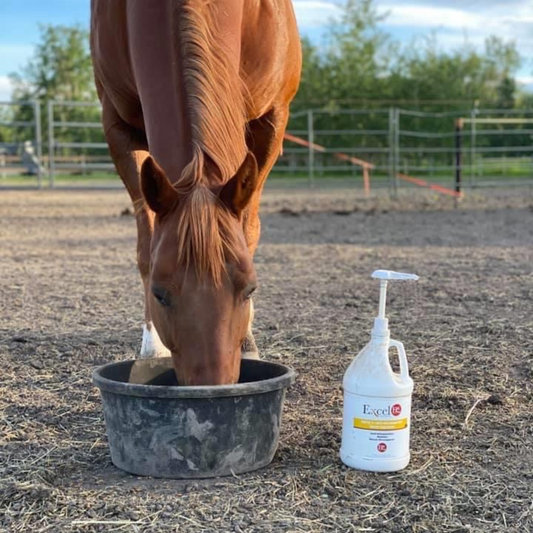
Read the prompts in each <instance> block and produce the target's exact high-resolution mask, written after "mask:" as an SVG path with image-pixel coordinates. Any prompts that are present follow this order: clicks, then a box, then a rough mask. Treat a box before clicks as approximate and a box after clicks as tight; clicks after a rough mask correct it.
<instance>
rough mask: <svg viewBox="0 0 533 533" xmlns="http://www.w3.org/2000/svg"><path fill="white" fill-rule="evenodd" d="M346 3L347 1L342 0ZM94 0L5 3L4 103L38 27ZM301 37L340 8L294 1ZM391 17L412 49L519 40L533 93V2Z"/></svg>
mask: <svg viewBox="0 0 533 533" xmlns="http://www.w3.org/2000/svg"><path fill="white" fill-rule="evenodd" d="M339 1H341V0H339ZM89 3H90V0H0V101H5V100H9V97H10V93H11V87H10V83H9V79H8V74H9V73H11V72H14V71H17V70H18V69H19V68H20V67H21V66H22V65H24V64H25V63H26V62H27V60H28V59H29V58H30V57H31V55H32V52H33V46H34V45H35V44H36V43H37V42H38V40H39V31H38V24H39V23H42V24H69V25H70V24H76V23H78V24H82V25H84V26H86V27H87V26H88V21H89ZM293 4H294V7H295V11H296V18H297V19H298V26H299V28H300V33H301V34H303V35H307V36H309V37H310V38H311V39H313V40H314V41H315V42H320V38H321V36H322V35H323V33H324V28H325V26H326V24H327V22H328V20H330V19H332V18H335V17H336V16H338V13H339V8H338V7H337V6H336V3H335V2H329V1H328V0H293ZM375 5H376V6H377V7H378V9H379V10H380V11H381V12H383V13H385V12H388V17H387V18H386V20H385V21H383V22H382V23H381V25H382V28H383V29H384V30H385V31H387V32H388V33H390V34H391V35H392V36H393V37H394V38H396V39H398V40H399V41H401V42H402V43H404V44H406V45H409V44H410V43H412V42H413V39H414V38H415V37H417V36H423V35H428V34H429V32H431V31H436V32H437V37H438V41H439V43H440V44H441V46H442V47H443V48H445V49H451V48H454V47H457V46H459V45H461V44H462V43H464V42H465V40H467V41H468V42H469V43H471V44H472V45H474V46H476V47H481V46H483V42H484V39H485V38H486V37H488V36H489V35H498V36H500V37H502V38H504V39H506V40H514V41H515V42H516V44H517V47H518V50H519V52H520V53H521V55H522V56H523V58H524V66H523V67H522V69H521V70H520V72H519V73H518V79H519V81H520V82H521V83H523V84H524V85H525V86H527V87H528V88H531V89H532V90H533V0H433V1H429V0H409V1H407V2H400V1H393V0H375Z"/></svg>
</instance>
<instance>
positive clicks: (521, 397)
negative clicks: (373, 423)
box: [0, 187, 533, 533]
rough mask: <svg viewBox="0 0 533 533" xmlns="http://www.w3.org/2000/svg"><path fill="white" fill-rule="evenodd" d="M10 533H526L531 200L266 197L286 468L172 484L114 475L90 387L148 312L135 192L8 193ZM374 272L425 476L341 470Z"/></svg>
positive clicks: (5, 427)
mask: <svg viewBox="0 0 533 533" xmlns="http://www.w3.org/2000/svg"><path fill="white" fill-rule="evenodd" d="M1 198H2V202H1V204H0V239H1V246H2V259H1V261H0V316H1V317H2V318H1V323H0V360H1V363H2V365H1V368H2V374H1V376H2V378H1V380H0V387H1V389H0V413H1V418H2V423H1V424H0V530H1V531H9V532H24V533H37V532H45V531H50V532H57V531H73V532H78V531H79V532H84V533H85V532H96V531H104V532H108V531H126V532H171V531H172V532H174V531H183V532H215V531H216V532H237V533H245V532H246V533H248V532H263V531H264V532H269V531H275V532H359V531H368V532H371V531H375V532H397V533H400V532H401V533H403V532H416V533H419V532H432V533H434V532H441V533H448V532H449V533H452V532H454V533H459V532H465V533H466V532H479V533H481V532H483V533H491V532H495V533H496V532H498V533H500V532H504V531H505V532H507V531H508V532H516V533H519V532H520V533H523V532H527V531H532V530H533V508H532V486H533V459H532V457H531V450H532V449H533V434H532V426H531V420H532V417H531V413H532V409H533V388H532V385H531V379H532V377H533V359H532V356H533V298H532V297H533V278H532V264H533V261H532V259H533V257H532V244H533V192H532V189H531V188H525V187H523V188H520V189H514V190H512V191H508V190H505V191H504V190H500V191H499V192H494V191H482V192H479V191H471V192H470V193H469V194H468V195H467V196H466V197H465V198H464V200H462V201H461V202H460V203H459V205H458V207H457V208H455V207H454V203H455V201H454V199H453V198H449V197H446V196H443V195H437V194H436V193H433V192H430V191H429V192H426V191H423V190H422V189H420V190H418V189H409V190H401V191H400V195H399V199H398V200H397V201H394V202H393V201H391V200H389V196H388V194H385V191H383V194H381V193H379V194H378V193H377V192H375V191H373V192H372V195H371V196H370V197H368V198H365V197H364V196H363V194H362V192H359V191H354V190H333V191H327V192H324V191H315V192H309V191H303V192H302V191H299V192H296V191H288V190H278V189H276V188H270V189H268V190H267V192H266V193H265V195H264V201H263V204H262V228H263V230H262V239H261V243H260V246H259V250H258V254H257V257H256V266H257V270H258V277H259V285H260V288H259V290H258V294H257V297H256V298H255V304H256V320H255V331H256V339H257V341H258V344H259V347H260V350H261V353H262V356H263V357H264V358H266V359H268V360H271V361H281V362H283V363H284V364H287V365H290V366H292V367H294V369H295V370H296V371H297V373H298V377H297V381H296V383H295V385H294V386H293V387H292V388H291V389H289V391H288V395H287V400H286V405H285V411H284V419H283V425H282V434H281V441H280V447H279V450H278V452H277V454H276V456H275V458H274V461H273V463H272V464H271V465H270V466H269V467H267V468H265V469H263V470H260V471H257V472H255V473H252V474H247V475H242V476H238V477H229V478H219V479H213V480H205V481H201V482H199V481H193V482H180V481H171V480H156V479H150V478H138V477H134V476H131V475H128V474H126V473H123V472H121V471H119V470H117V469H116V468H115V467H114V466H113V465H112V464H111V459H110V455H109V449H108V446H107V441H106V436H105V427H104V420H103V413H102V408H101V401H100V398H99V395H98V393H97V390H96V389H95V388H94V387H93V385H92V384H91V381H90V376H91V372H92V370H93V369H94V368H95V367H96V366H97V365H101V364H103V363H106V362H109V361H118V360H123V359H128V358H133V357H135V356H136V355H137V353H138V350H139V348H140V342H141V326H142V315H143V306H142V294H141V283H140V279H139V275H138V272H137V267H136V261H135V240H136V230H135V220H134V217H133V216H131V214H130V211H129V201H128V198H127V196H126V193H125V192H124V191H120V190H116V191H77V192H72V191H49V190H45V191H2V192H1ZM376 268H391V269H395V270H400V271H407V272H415V273H417V274H418V275H419V276H420V282H419V283H418V284H416V285H402V284H398V285H395V286H394V287H391V290H390V291H389V301H388V311H387V314H388V315H389V318H390V321H391V330H392V336H393V337H394V338H396V339H398V340H401V341H402V342H404V344H405V347H406V349H407V353H408V358H409V362H410V368H411V374H412V377H413V379H414V381H415V392H414V396H413V401H414V405H413V427H412V446H411V451H412V459H411V463H410V465H409V467H408V468H407V469H406V470H404V471H402V472H400V473H396V474H371V473H364V472H359V471H355V470H350V469H348V468H346V467H345V466H343V465H342V464H341V462H340V460H339V458H338V451H339V446H340V436H341V423H342V391H341V380H342V376H343V373H344V371H345V369H346V368H347V366H348V365H349V363H350V361H351V360H352V358H353V357H354V356H355V354H356V353H357V352H358V351H359V349H360V348H361V347H362V346H363V345H364V344H365V343H366V342H367V340H368V335H369V329H370V328H371V322H372V318H373V316H374V314H375V312H376V309H377V298H378V288H377V285H376V283H375V282H372V280H371V279H370V274H371V272H372V271H373V270H374V269H376Z"/></svg>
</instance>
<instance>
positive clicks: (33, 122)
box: [0, 100, 46, 189]
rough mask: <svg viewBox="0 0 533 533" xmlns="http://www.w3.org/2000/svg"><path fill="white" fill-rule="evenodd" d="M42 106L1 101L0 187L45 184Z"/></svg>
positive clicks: (31, 103) (33, 103)
mask: <svg viewBox="0 0 533 533" xmlns="http://www.w3.org/2000/svg"><path fill="white" fill-rule="evenodd" d="M42 150H43V143H42V132H41V104H40V102H39V101H37V100H33V101H27V102H23V101H19V102H0V169H1V170H0V187H2V188H3V187H11V186H13V185H15V186H18V187H36V188H39V189H40V188H41V187H42V185H43V175H44V174H45V172H46V170H45V169H44V167H43V165H42V161H43V151H42Z"/></svg>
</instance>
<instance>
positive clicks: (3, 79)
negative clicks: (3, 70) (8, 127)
mask: <svg viewBox="0 0 533 533" xmlns="http://www.w3.org/2000/svg"><path fill="white" fill-rule="evenodd" d="M10 99H11V83H10V82H9V78H8V77H7V76H0V102H9V100H10Z"/></svg>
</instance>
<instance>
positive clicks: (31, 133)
mask: <svg viewBox="0 0 533 533" xmlns="http://www.w3.org/2000/svg"><path fill="white" fill-rule="evenodd" d="M1 106H4V108H6V107H7V108H8V112H7V113H3V114H2V115H0V117H1V120H0V186H1V185H5V184H8V183H9V178H10V177H13V176H20V174H23V173H25V172H29V173H34V174H35V179H36V183H34V185H35V186H36V187H41V186H42V185H43V178H44V177H45V175H47V177H48V180H47V185H48V186H49V187H61V186H65V185H67V186H69V187H70V186H72V185H80V186H86V187H94V186H96V185H101V184H102V183H103V182H104V181H105V182H111V184H116V185H117V186H121V185H120V182H119V180H118V179H117V177H116V175H115V173H114V167H113V164H112V161H111V158H110V156H109V152H108V147H107V143H106V142H105V139H104V136H103V132H102V126H101V123H100V121H99V115H100V107H99V104H95V103H92V102H67V101H61V102H59V101H48V102H46V105H45V106H41V103H40V102H38V101H31V102H3V103H2V102H0V110H1V109H3V108H2V107H1ZM21 107H24V108H25V109H26V110H27V113H26V114H25V115H24V116H23V117H21V116H19V115H17V114H15V113H14V110H15V109H17V108H18V109H20V108H21ZM41 107H43V108H44V110H45V111H46V112H45V113H44V116H41V111H42V109H41ZM43 123H44V124H45V127H44V131H45V132H46V135H45V139H44V142H43V134H42V131H41V129H42V124H43ZM529 124H533V111H531V110H506V109H465V110H462V111H458V110H453V111H444V112H422V111H418V110H410V109H403V108H399V107H391V108H385V109H342V110H336V111H328V110H323V109H309V110H302V111H298V112H295V113H292V115H291V120H290V122H289V127H288V129H287V135H286V140H285V146H284V151H283V155H282V156H281V157H280V159H279V161H278V162H277V164H276V166H275V167H274V169H273V172H272V179H271V182H275V183H288V180H289V179H293V180H294V181H295V182H298V183H302V180H301V179H298V178H304V179H306V181H307V185H308V186H309V187H319V186H328V185H329V184H331V183H333V182H334V181H335V178H338V180H340V181H342V182H343V183H344V184H347V185H353V186H355V187H361V188H362V189H364V190H366V191H367V192H368V191H369V190H370V188H376V187H388V188H390V190H391V191H393V192H397V191H398V189H399V188H400V187H404V186H414V185H415V184H416V185H421V183H422V182H423V183H427V184H429V185H428V186H432V185H435V186H436V188H434V190H439V187H445V188H449V189H450V190H454V191H456V192H457V191H460V190H461V189H463V188H469V187H482V186H488V185H504V186H513V185H515V184H517V183H518V184H526V183H527V184H528V185H531V184H533V127H529ZM5 132H8V133H9V132H11V133H12V135H11V136H10V135H8V134H7V133H5ZM2 134H3V136H2ZM43 148H44V150H43ZM17 158H18V159H17ZM276 178H279V179H278V180H277V181H276ZM17 179H19V178H17ZM21 180H22V178H20V179H19V181H18V182H16V183H19V184H22V181H21ZM15 181H16V180H15ZM32 183H33V182H32ZM24 184H27V182H24Z"/></svg>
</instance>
